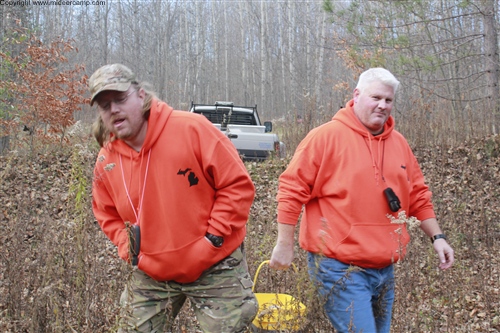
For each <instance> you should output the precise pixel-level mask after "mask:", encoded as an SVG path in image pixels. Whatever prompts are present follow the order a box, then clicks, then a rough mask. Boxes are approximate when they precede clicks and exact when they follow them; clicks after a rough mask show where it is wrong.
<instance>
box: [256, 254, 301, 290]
mask: <svg viewBox="0 0 500 333" xmlns="http://www.w3.org/2000/svg"><path fill="white" fill-rule="evenodd" d="M265 264H269V260H264V261H263V262H261V263H260V265H259V267H258V268H257V271H256V272H255V276H254V278H253V286H252V292H255V285H256V284H257V277H258V276H259V272H260V270H261V268H262V266H264V265H265ZM291 266H292V268H293V270H294V272H295V273H298V272H299V271H298V270H297V266H295V264H294V263H293V262H292V265H291Z"/></svg>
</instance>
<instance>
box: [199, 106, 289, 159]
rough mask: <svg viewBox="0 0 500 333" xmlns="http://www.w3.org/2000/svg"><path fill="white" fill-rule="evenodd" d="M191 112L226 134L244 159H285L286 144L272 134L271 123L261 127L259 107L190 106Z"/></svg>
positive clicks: (268, 122) (265, 123) (267, 122)
mask: <svg viewBox="0 0 500 333" xmlns="http://www.w3.org/2000/svg"><path fill="white" fill-rule="evenodd" d="M189 111H190V112H194V113H198V114H202V115H204V116H205V117H207V119H208V120H210V121H211V122H212V123H213V124H214V125H215V126H216V127H217V128H219V129H220V130H221V131H222V132H224V133H225V134H226V136H227V137H228V138H229V139H230V140H231V142H232V143H233V144H234V146H235V147H236V149H237V150H238V153H239V154H240V155H241V156H242V158H243V160H246V161H248V160H258V161H262V160H265V159H267V158H268V157H269V156H276V157H280V158H281V157H285V144H284V143H283V142H281V141H280V140H279V138H278V135H277V134H275V133H271V131H272V128H273V125H272V123H271V122H270V121H266V122H264V124H261V122H260V118H259V114H258V113H257V105H255V106H235V105H234V103H233V102H215V104H194V103H191V108H190V109H189Z"/></svg>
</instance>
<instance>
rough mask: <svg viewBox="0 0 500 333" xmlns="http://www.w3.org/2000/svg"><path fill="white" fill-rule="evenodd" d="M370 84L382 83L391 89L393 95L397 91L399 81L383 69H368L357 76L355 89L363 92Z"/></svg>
mask: <svg viewBox="0 0 500 333" xmlns="http://www.w3.org/2000/svg"><path fill="white" fill-rule="evenodd" d="M372 82H382V83H383V84H385V85H388V86H390V87H392V88H393V90H394V93H396V90H398V87H399V81H398V79H396V77H395V76H394V75H393V74H392V73H391V72H389V71H388V70H387V69H385V68H381V67H376V68H370V69H368V70H366V71H364V72H363V73H361V75H360V76H359V80H358V85H357V86H356V89H358V90H359V91H363V89H365V88H366V86H368V85H369V84H370V83H372Z"/></svg>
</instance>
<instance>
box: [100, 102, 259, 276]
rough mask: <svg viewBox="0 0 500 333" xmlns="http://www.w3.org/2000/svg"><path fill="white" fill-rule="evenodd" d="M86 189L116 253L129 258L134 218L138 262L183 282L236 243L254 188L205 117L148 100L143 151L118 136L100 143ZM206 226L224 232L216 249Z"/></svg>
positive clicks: (229, 147)
mask: <svg viewBox="0 0 500 333" xmlns="http://www.w3.org/2000/svg"><path fill="white" fill-rule="evenodd" d="M127 193H128V194H127ZM92 194H93V211H94V214H95V217H96V219H97V221H98V222H99V224H100V226H101V228H102V230H103V231H104V233H105V234H106V235H107V236H108V237H109V239H110V240H111V241H112V242H113V243H114V244H115V245H116V246H117V247H118V253H119V255H120V257H121V258H122V259H124V260H129V241H128V234H127V232H126V229H125V222H126V221H128V222H131V223H133V224H139V225H140V230H141V250H140V254H139V262H138V268H139V269H141V270H142V271H144V272H145V273H146V274H148V275H149V276H151V277H152V278H154V279H155V280H158V281H167V280H173V281H177V282H180V283H188V282H193V281H195V280H196V279H198V277H199V276H200V275H201V274H202V272H203V271H204V270H206V269H207V268H209V267H210V266H212V265H213V264H215V263H217V262H218V261H220V260H222V259H223V258H225V257H227V256H228V255H229V254H231V253H232V252H233V251H234V250H235V249H236V248H237V247H238V246H240V245H241V243H242V242H243V239H244V237H245V234H246V229H245V226H246V223H247V218H248V214H249V211H250V206H251V204H252V201H253V198H254V194H255V188H254V185H253V183H252V180H251V179H250V176H249V174H248V172H247V170H246V168H245V166H244V164H243V163H242V161H241V159H240V157H239V156H238V153H237V151H236V149H235V148H234V146H233V144H232V143H231V142H230V141H229V139H227V138H226V137H225V136H224V135H223V134H222V132H221V131H219V130H218V129H217V128H216V127H215V126H213V124H211V123H210V122H209V121H208V120H207V119H206V118H205V117H204V116H202V115H197V114H193V113H189V112H185V111H174V110H173V109H172V108H171V107H170V106H168V105H167V104H166V103H164V102H161V101H158V100H156V99H154V100H153V102H152V107H151V113H150V117H149V122H148V130H147V134H146V139H145V142H144V145H143V147H142V149H141V151H140V152H136V151H134V150H133V149H132V148H131V147H129V146H128V145H127V144H125V143H124V142H123V141H121V140H116V141H114V142H112V143H109V144H108V145H106V146H105V147H104V148H102V149H101V151H100V152H99V156H98V158H97V161H96V164H95V169H94V183H93V192H92ZM141 202H142V207H141V209H140V211H139V212H138V207H139V204H140V203H141ZM132 205H133V207H134V208H135V212H134V208H133V207H132ZM136 216H137V217H136ZM206 232H210V233H212V234H214V235H220V236H223V237H224V244H223V245H222V247H220V248H216V247H214V246H212V244H211V243H210V242H209V241H208V240H206V239H205V234H206Z"/></svg>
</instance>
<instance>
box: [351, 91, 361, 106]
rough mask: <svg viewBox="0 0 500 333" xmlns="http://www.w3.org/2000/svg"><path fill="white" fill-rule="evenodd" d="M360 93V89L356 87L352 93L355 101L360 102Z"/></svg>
mask: <svg viewBox="0 0 500 333" xmlns="http://www.w3.org/2000/svg"><path fill="white" fill-rule="evenodd" d="M359 95H360V92H359V89H358V88H356V89H354V91H353V93H352V99H353V100H354V103H357V102H358V100H359Z"/></svg>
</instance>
